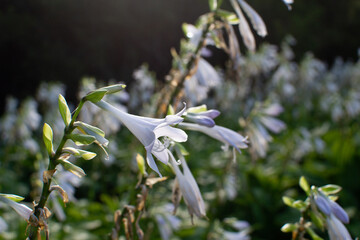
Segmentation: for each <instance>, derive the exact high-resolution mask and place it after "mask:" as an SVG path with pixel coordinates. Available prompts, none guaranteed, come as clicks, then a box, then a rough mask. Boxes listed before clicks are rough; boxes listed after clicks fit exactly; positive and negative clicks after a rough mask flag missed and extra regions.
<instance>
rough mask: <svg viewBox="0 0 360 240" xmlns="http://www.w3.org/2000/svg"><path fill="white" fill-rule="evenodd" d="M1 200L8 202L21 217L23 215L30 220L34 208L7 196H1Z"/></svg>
mask: <svg viewBox="0 0 360 240" xmlns="http://www.w3.org/2000/svg"><path fill="white" fill-rule="evenodd" d="M0 201H2V202H4V203H6V204H7V205H9V206H10V207H11V208H12V209H14V210H15V211H16V212H17V213H18V214H19V215H20V216H21V217H23V218H24V219H25V220H29V218H30V215H31V213H32V211H33V210H32V209H31V208H29V207H28V206H26V205H24V204H22V203H17V202H15V201H13V200H10V199H8V198H6V197H3V196H0Z"/></svg>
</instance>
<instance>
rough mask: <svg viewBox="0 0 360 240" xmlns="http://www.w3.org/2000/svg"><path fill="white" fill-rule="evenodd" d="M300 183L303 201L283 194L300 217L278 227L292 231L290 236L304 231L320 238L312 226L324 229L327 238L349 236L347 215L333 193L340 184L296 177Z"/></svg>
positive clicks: (345, 239) (344, 239)
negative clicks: (318, 183)
mask: <svg viewBox="0 0 360 240" xmlns="http://www.w3.org/2000/svg"><path fill="white" fill-rule="evenodd" d="M300 187H301V188H302V189H303V190H304V191H305V193H306V194H307V196H308V197H307V199H306V200H305V201H302V200H295V199H292V198H290V197H283V201H284V203H285V204H286V205H288V206H290V207H293V208H296V209H298V210H299V211H300V212H301V218H300V220H299V222H298V223H287V224H285V225H284V226H283V227H282V228H281V230H282V231H283V232H292V234H293V239H305V238H304V235H305V233H308V234H309V235H310V237H311V238H312V239H313V240H321V239H322V238H321V237H320V236H319V235H318V234H317V233H316V232H315V230H314V226H315V227H317V228H318V229H320V230H322V231H324V230H325V229H326V230H327V232H328V235H329V238H330V240H339V239H340V240H351V239H352V238H351V236H350V233H349V231H348V230H347V229H346V227H345V225H344V224H348V223H349V222H350V220H349V216H348V214H347V213H346V211H345V210H344V209H343V208H342V207H341V206H340V205H339V204H338V203H337V202H336V200H337V199H338V196H337V195H336V194H337V193H339V192H340V191H341V187H340V186H338V185H333V184H328V185H325V186H322V187H316V186H311V187H310V186H309V184H308V182H307V181H306V179H305V178H304V177H301V178H300ZM307 218H309V219H307Z"/></svg>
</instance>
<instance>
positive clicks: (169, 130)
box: [96, 101, 187, 176]
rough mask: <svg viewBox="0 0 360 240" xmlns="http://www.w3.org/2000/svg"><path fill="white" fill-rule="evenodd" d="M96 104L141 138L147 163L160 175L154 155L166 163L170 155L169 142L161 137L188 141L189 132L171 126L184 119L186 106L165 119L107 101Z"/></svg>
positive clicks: (176, 140)
mask: <svg viewBox="0 0 360 240" xmlns="http://www.w3.org/2000/svg"><path fill="white" fill-rule="evenodd" d="M96 105H97V106H98V107H100V108H102V109H104V110H106V111H108V112H110V113H111V114H113V115H114V116H115V117H116V118H117V119H118V120H119V121H120V122H122V123H123V124H124V125H125V126H126V127H127V128H128V129H129V130H130V132H132V133H133V134H134V135H135V137H136V138H137V139H139V141H140V142H141V143H142V144H143V145H144V147H145V149H146V161H147V163H148V164H149V166H150V168H151V169H153V170H154V171H155V172H157V173H158V174H159V175H160V176H161V174H160V172H159V169H158V167H157V165H156V163H155V161H154V158H153V156H152V155H154V156H155V157H156V158H157V159H158V160H159V161H161V162H162V163H164V164H167V163H168V160H169V155H168V151H167V144H166V143H165V144H164V143H162V142H161V141H160V140H159V138H160V137H165V138H170V139H172V140H173V141H175V142H185V141H187V134H186V133H185V132H184V131H183V130H181V129H178V128H174V127H171V126H170V125H175V124H179V123H180V122H182V121H183V118H181V117H180V116H181V115H182V114H183V113H184V111H185V108H184V109H183V110H182V111H180V112H179V113H178V114H176V115H168V116H166V117H165V118H163V119H157V118H149V117H142V116H136V115H132V114H129V113H126V112H123V111H121V110H119V109H117V108H115V107H114V106H112V105H110V104H109V103H107V102H105V101H100V102H97V103H96Z"/></svg>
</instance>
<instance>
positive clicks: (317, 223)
mask: <svg viewBox="0 0 360 240" xmlns="http://www.w3.org/2000/svg"><path fill="white" fill-rule="evenodd" d="M318 214H319V213H318ZM318 214H316V213H314V212H313V211H310V218H311V222H312V223H313V224H315V226H316V227H318V228H320V229H321V230H324V223H323V221H322V218H321V217H320V216H319V215H318Z"/></svg>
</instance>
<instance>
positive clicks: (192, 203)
mask: <svg viewBox="0 0 360 240" xmlns="http://www.w3.org/2000/svg"><path fill="white" fill-rule="evenodd" d="M167 151H168V153H169V155H170V159H171V160H170V164H171V165H172V166H173V168H174V171H175V174H176V178H177V181H178V183H179V187H180V191H181V194H182V195H183V197H184V200H185V203H186V205H187V207H188V211H189V213H190V216H191V219H192V216H193V214H195V215H196V216H197V217H205V216H206V212H205V204H204V200H203V198H202V196H201V193H200V189H199V186H198V185H197V183H196V180H195V178H194V176H193V175H192V173H191V172H190V169H189V167H188V165H187V163H186V161H185V158H184V157H183V156H182V155H181V154H180V161H181V165H182V169H183V172H181V170H180V168H179V166H178V163H177V162H176V160H175V158H174V156H173V155H172V153H171V152H170V151H169V150H167Z"/></svg>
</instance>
